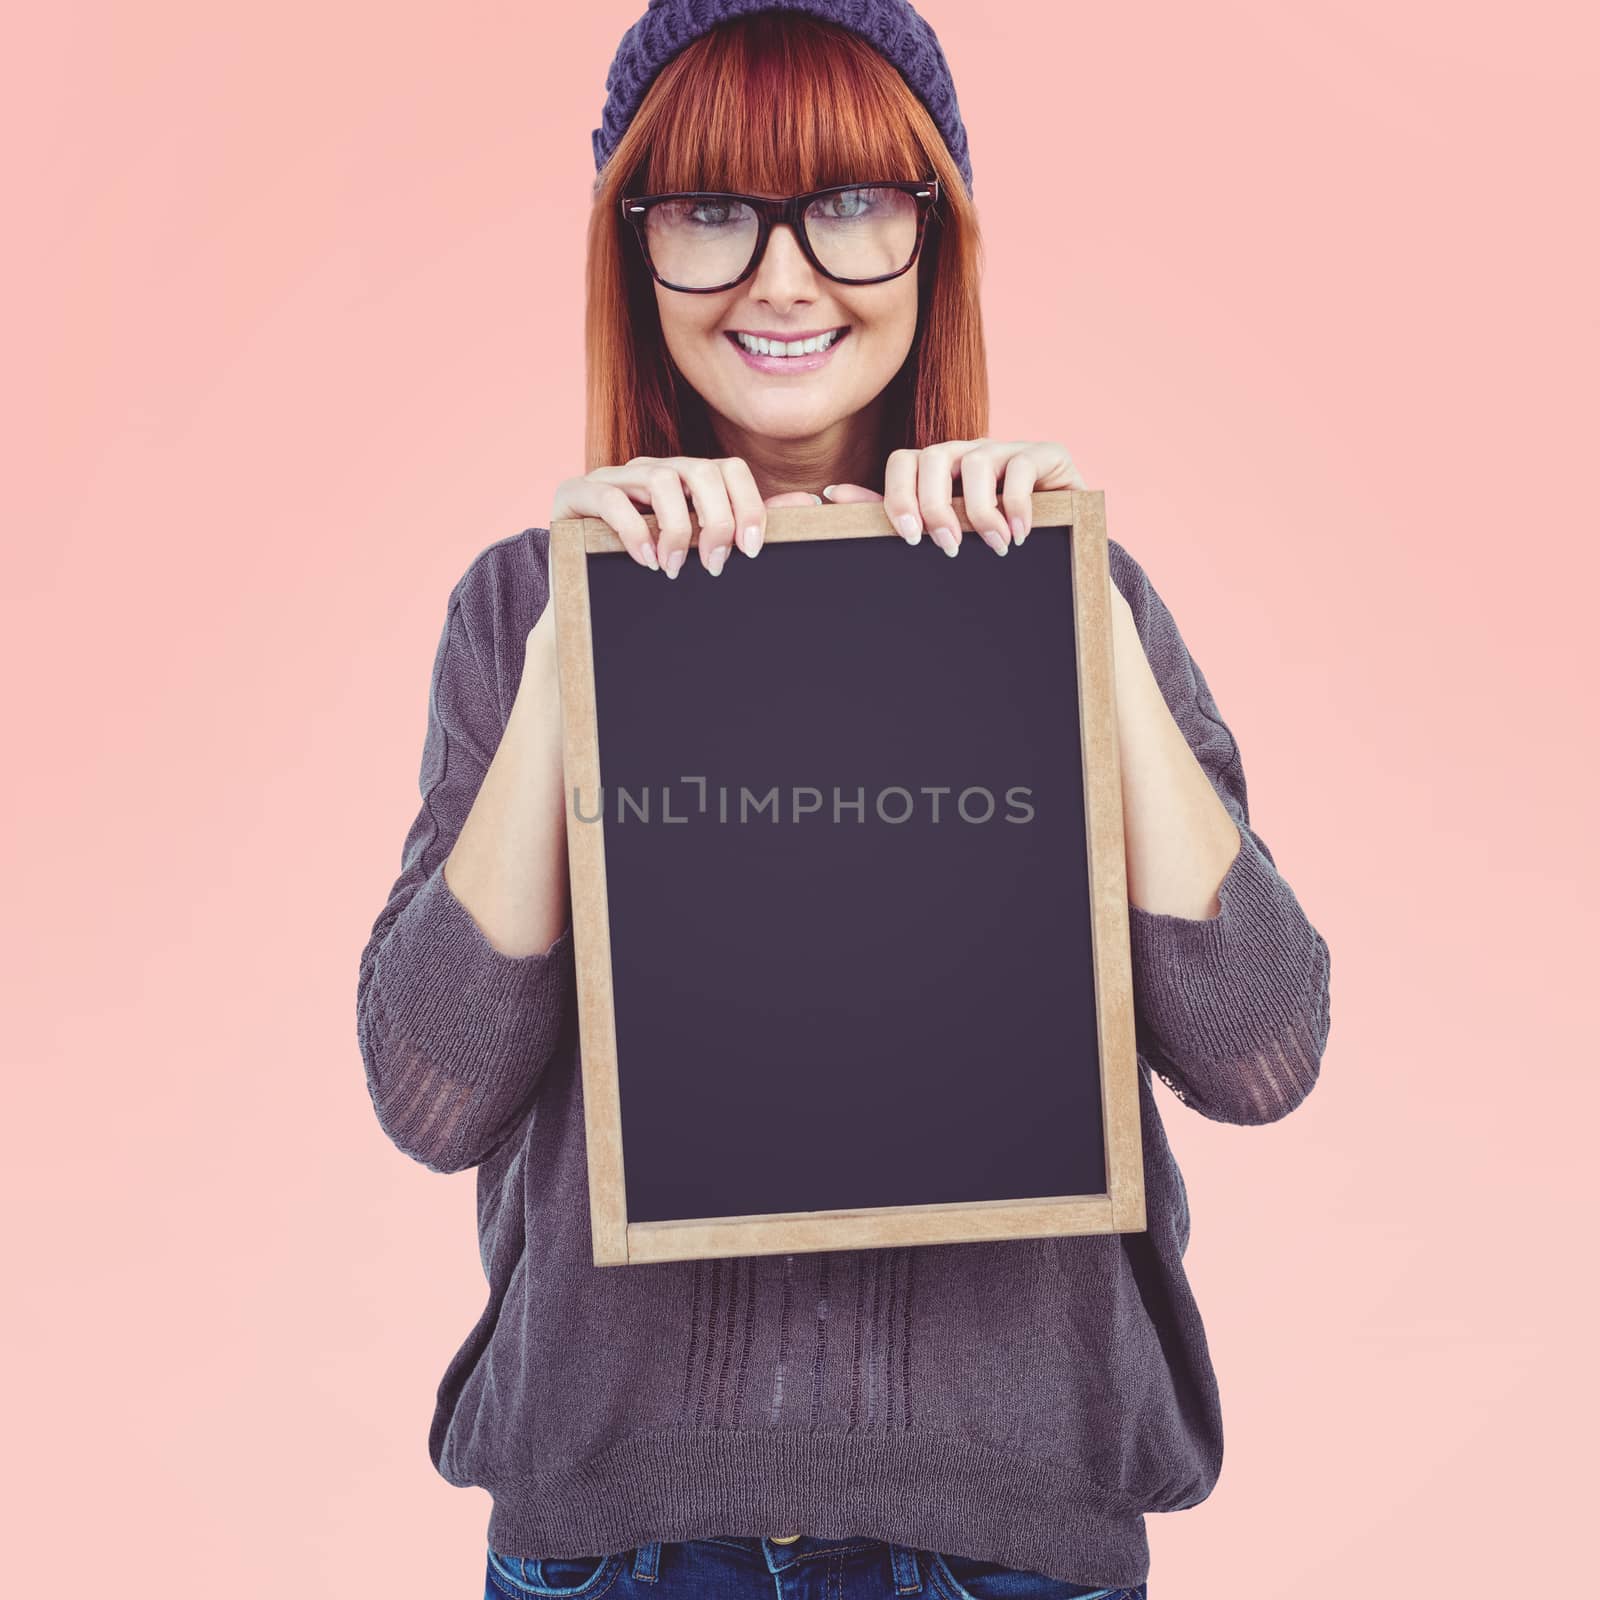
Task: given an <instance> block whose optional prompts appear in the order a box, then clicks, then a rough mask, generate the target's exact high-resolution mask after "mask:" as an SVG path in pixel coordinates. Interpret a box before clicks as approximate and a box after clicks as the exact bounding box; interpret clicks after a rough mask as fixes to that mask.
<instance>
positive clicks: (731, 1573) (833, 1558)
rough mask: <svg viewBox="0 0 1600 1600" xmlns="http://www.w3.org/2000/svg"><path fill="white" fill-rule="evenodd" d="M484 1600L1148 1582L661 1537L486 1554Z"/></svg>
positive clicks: (748, 1598)
mask: <svg viewBox="0 0 1600 1600" xmlns="http://www.w3.org/2000/svg"><path fill="white" fill-rule="evenodd" d="M483 1593H484V1600H552V1597H561V1596H572V1597H581V1600H691V1597H693V1600H754V1597H755V1596H758V1595H759V1596H761V1597H762V1600H768V1597H770V1600H898V1597H899V1596H902V1595H904V1596H913V1595H914V1596H917V1597H918V1600H1147V1597H1146V1594H1145V1585H1144V1584H1142V1583H1141V1584H1140V1585H1138V1587H1137V1588H1133V1589H1096V1588H1094V1587H1092V1586H1090V1585H1085V1584H1081V1583H1068V1582H1067V1581H1066V1580H1065V1579H1064V1578H1047V1577H1046V1576H1045V1575H1044V1574H1043V1573H1042V1572H1023V1571H1020V1570H1018V1569H1017V1568H1015V1567H1003V1566H999V1565H997V1564H996V1563H995V1562H992V1561H976V1560H973V1559H971V1558H970V1557H967V1556H954V1555H940V1554H938V1553H937V1552H935V1551H932V1550H911V1549H907V1548H906V1547H905V1546H904V1545H898V1544H887V1543H885V1542H884V1541H883V1540H882V1539H868V1538H851V1539H812V1538H810V1537H807V1536H805V1535H802V1536H801V1537H800V1538H799V1539H796V1540H795V1541H794V1543H793V1544H775V1543H774V1542H773V1541H772V1540H771V1539H756V1538H735V1537H733V1536H731V1535H730V1536H729V1537H727V1538H714V1539H688V1540H685V1541H683V1542H681V1543H676V1544H674V1543H663V1542H662V1541H660V1540H657V1541H655V1542H653V1543H651V1544H645V1545H640V1546H639V1548H638V1549H636V1550H625V1551H622V1552H620V1553H617V1554H613V1555H604V1556H562V1557H559V1558H551V1559H548V1560H540V1559H538V1558H536V1557H533V1556H528V1557H522V1556H508V1555H502V1554H501V1553H500V1552H499V1551H498V1550H494V1549H491V1550H490V1551H489V1571H488V1575H487V1578H486V1580H485V1584H484V1591H483Z"/></svg>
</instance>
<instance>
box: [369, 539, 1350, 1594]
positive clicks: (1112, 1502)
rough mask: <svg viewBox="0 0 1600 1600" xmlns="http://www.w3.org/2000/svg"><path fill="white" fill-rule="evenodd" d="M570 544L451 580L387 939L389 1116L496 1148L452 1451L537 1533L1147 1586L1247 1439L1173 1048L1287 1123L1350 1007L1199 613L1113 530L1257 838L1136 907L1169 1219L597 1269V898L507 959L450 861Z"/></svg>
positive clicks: (1143, 1109)
mask: <svg viewBox="0 0 1600 1600" xmlns="http://www.w3.org/2000/svg"><path fill="white" fill-rule="evenodd" d="M548 549H549V534H548V532H547V530H545V529H543V528H530V529H527V530H525V531H524V532H522V533H519V534H516V535H514V536H512V537H509V538H506V539H502V540H500V541H498V542H497V543H495V544H492V545H490V546H489V547H488V548H487V549H485V550H483V551H482V552H481V553H480V554H479V555H478V556H477V557H476V558H475V559H474V560H473V562H472V564H471V566H470V567H469V568H468V570H467V571H466V573H465V574H464V576H463V577H462V579H461V581H460V582H459V583H458V584H457V585H456V587H455V589H454V590H453V591H452V593H451V595H450V599H449V604H448V609H447V613H446V617H445V623H444V630H443V634H442V636H441V638H440V641H439V647H438V652H437V655H436V657H435V660H434V665H433V677H432V683H431V686H430V690H429V697H428V725H427V736H426V742H425V743H424V746H423V752H422V771H421V806H420V809H419V810H418V812H417V815H416V819H415V821H414V822H413V823H412V824H411V827H410V830H409V832H408V834H407V836H406V839H405V845H404V851H403V856H402V869H401V872H400V875H399V877H398V879H396V881H395V884H394V886H393V888H392V889H391V890H390V891H389V895H388V900H387V903H386V904H385V905H384V907H383V910H382V912H381V913H380V914H379V916H378V918H377V921H376V923H375V924H374V925H373V929H372V934H371V938H370V940H369V941H368V943H367V945H366V948H365V950H364V951H363V952H362V956H361V966H360V978H359V983H358V993H357V1013H358V1028H359V1039H360V1047H361V1053H362V1056H363V1058H364V1061H365V1068H366V1081H367V1087H368V1090H369V1092H370V1094H371V1097H372V1103H373V1106H374V1108H375V1109H376V1112H377V1117H378V1122H379V1123H380V1125H381V1126H382V1128H383V1130H384V1132H385V1133H387V1134H388V1136H389V1138H390V1139H392V1140H393V1141H394V1143H395V1144H396V1145H397V1146H398V1147H399V1148H400V1149H401V1150H402V1151H404V1152H405V1153H406V1154H407V1155H409V1156H411V1157H413V1158H415V1159H416V1160H417V1161H419V1162H422V1163H423V1164H424V1165H425V1166H427V1167H429V1168H431V1169H433V1170H434V1171H437V1172H460V1171H463V1170H464V1169H466V1168H468V1167H476V1168H477V1195H478V1229H479V1237H480V1245H481V1253H482V1260H483V1266H484V1271H485V1274H486V1277H487V1279H488V1291H489V1292H488V1300H487V1303H486V1304H485V1306H484V1309H483V1313H482V1315H481V1316H480V1317H479V1318H478V1320H477V1322H476V1324H475V1325H474V1326H473V1328H472V1330H471V1332H470V1333H468V1334H467V1336H466V1339H465V1341H464V1343H463V1344H462V1345H461V1347H460V1349H459V1350H458V1351H457V1353H456V1355H455V1356H454V1358H453V1359H452V1360H451V1362H450V1364H449V1367H448V1368H447V1370H446V1371H445V1374H444V1377H443V1379H442V1380H441V1382H440V1384H439V1389H438V1395H437V1406H436V1409H435V1411H434V1415H433V1424H432V1429H431V1432H430V1436H429V1441H428V1443H429V1453H430V1455H431V1457H432V1460H433V1463H434V1465H435V1467H436V1468H437V1469H438V1471H439V1472H440V1473H441V1474H442V1475H443V1476H444V1477H445V1478H446V1479H447V1480H448V1481H449V1482H451V1483H454V1484H460V1485H468V1484H478V1485H482V1486H483V1487H484V1488H486V1489H487V1490H488V1491H489V1493H490V1495H491V1497H492V1500H493V1510H492V1513H491V1517H490V1523H489V1530H488V1536H489V1541H490V1543H492V1544H493V1545H494V1547H495V1548H497V1549H499V1550H501V1551H505V1552H508V1553H510V1554H513V1555H526V1556H575V1555H592V1554H598V1553H601V1552H610V1551H618V1550H627V1549H632V1548H633V1547H635V1546H637V1545H639V1544H642V1543H646V1542H648V1541H650V1540H653V1539H660V1540H683V1539H692V1538H701V1537H706V1536H709V1535H714V1534H746V1535H759V1534H765V1533H809V1534H812V1535H814V1536H818V1537H823V1538H844V1537H848V1536H851V1535H861V1536H868V1537H874V1538H879V1539H885V1540H890V1541H893V1542H897V1543H900V1544H903V1545H907V1546H910V1547H914V1548H920V1549H929V1550H939V1551H943V1552H945V1553H947V1554H961V1555H967V1556H972V1557H976V1558H980V1559H984V1560H990V1561H996V1562H1002V1563H1005V1564H1007V1565H1009V1566H1013V1567H1021V1568H1029V1569H1036V1570H1039V1571H1042V1572H1046V1573H1048V1574H1050V1575H1051V1576H1054V1577H1059V1578H1065V1579H1069V1580H1072V1581H1075V1582H1077V1583H1082V1584H1095V1585H1112V1586H1120V1585H1130V1586H1131V1585H1136V1584H1138V1583H1140V1582H1142V1581H1144V1579H1145V1578H1146V1575H1147V1570H1148V1564H1149V1547H1148V1544H1147V1542H1146V1537H1145V1527H1144V1514H1145V1513H1146V1512H1151V1511H1177V1510H1181V1509H1182V1508H1184V1507H1186V1506H1192V1505H1195V1504H1197V1503H1198V1502H1199V1501H1201V1500H1203V1499H1204V1498H1205V1497H1206V1495H1207V1494H1209V1493H1210V1491H1211V1488H1212V1486H1213V1485H1214V1483H1215V1482H1216V1479H1217V1474H1218V1471H1219V1468H1220V1466H1221V1461H1222V1420H1221V1412H1220V1407H1219V1401H1218V1392H1217V1382H1216V1377H1215V1374H1214V1372H1213V1370H1212V1365H1211V1360H1210V1356H1209V1353H1208V1350H1207V1345H1206V1336H1205V1330H1204V1327H1203V1325H1202V1322H1201V1318H1200V1313H1199V1310H1198V1309H1197V1307H1196V1304H1195V1300H1194V1296H1193V1294H1192V1293H1191V1292H1190V1288H1189V1283H1188V1280H1187V1277H1186V1276H1185V1273H1184V1269H1183V1255H1184V1250H1185V1248H1186V1246H1187V1244H1188V1239H1189V1208H1188V1202H1187V1197H1186V1194H1185V1190H1184V1183H1183V1179H1182V1176H1181V1174H1180V1173H1179V1171H1178V1168H1177V1165H1176V1163H1175V1161H1174V1160H1173V1156H1172V1152H1171V1149H1170V1148H1169V1146H1168V1144H1167V1140H1166V1135H1165V1133H1164V1131H1163V1129H1162V1123H1161V1116H1160V1113H1159V1111H1158V1109H1157V1105H1156V1100H1155V1094H1154V1090H1153V1088H1152V1075H1154V1076H1155V1077H1159V1078H1160V1080H1161V1081H1162V1082H1163V1083H1164V1084H1165V1085H1167V1087H1168V1089H1170V1091H1171V1092H1172V1093H1173V1094H1174V1095H1175V1096H1176V1097H1177V1099H1178V1100H1179V1101H1181V1102H1183V1103H1184V1104H1186V1105H1188V1106H1189V1107H1191V1108H1192V1109H1193V1110H1195V1111H1198V1112H1200V1113H1201V1114H1202V1115H1203V1116H1207V1117H1211V1118H1214V1119H1216V1120H1218V1121H1222V1122H1233V1123H1265V1122H1271V1121H1273V1120H1275V1119H1276V1118H1278V1117H1281V1116H1283V1115H1285V1114H1286V1113H1287V1112H1289V1111H1292V1110H1293V1109H1294V1108H1295V1107H1296V1106H1297V1105H1298V1104H1299V1103H1300V1102H1301V1100H1302V1099H1304V1097H1305V1096H1306V1094H1307V1093H1308V1092H1309V1090H1310V1089H1311V1087H1312V1085H1313V1084H1314V1083H1315V1081H1316V1078H1317V1073H1318V1068H1319V1065H1320V1062H1321V1058H1322V1053H1323V1047H1324V1044H1325V1042H1326V1039H1327V1035H1328V1022H1329V1008H1328V992H1329V989H1328V971H1329V968H1328V948H1327V945H1326V943H1325V941H1324V940H1323V938H1322V937H1321V935H1320V934H1319V933H1318V932H1317V931H1316V929H1315V928H1314V927H1312V925H1311V923H1310V922H1309V921H1308V920H1307V918H1306V916H1305V914H1304V912H1303V911H1302V910H1301V908H1300V904H1299V901H1298V900H1297V899H1296V897H1295V894H1294V892H1293V890H1292V889H1291V888H1290V887H1289V885H1288V883H1287V882H1286V881H1285V880H1284V878H1283V877H1282V876H1281V875H1280V874H1279V873H1278V871H1277V868H1276V867H1275V865H1274V864H1273V858H1272V855H1271V853H1270V852H1269V851H1268V849H1267V847H1266V845H1265V844H1264V843H1263V842H1262V840H1261V838H1260V837H1259V835H1258V834H1256V832H1255V831H1254V830H1253V829H1252V828H1251V827H1250V824H1249V821H1248V812H1247V807H1246V798H1245V778H1244V769H1243V767H1242V765H1241V763H1240V756H1239V748H1238V745H1237V744H1236V742H1235V741H1234V739H1233V737H1232V735H1231V734H1230V732H1229V730H1228V728H1227V725H1226V724H1225V723H1224V722H1223V721H1222V718H1221V716H1220V715H1219V713H1218V711H1217V707H1216V704H1215V702H1214V701H1213V699H1212V697H1211V693H1210V690H1209V689H1208V687H1207V685H1206V680H1205V679H1204V677H1203V676H1202V675H1201V673H1200V670H1199V668H1198V667H1197V666H1196V665H1195V663H1194V661H1193V660H1192V659H1191V657H1190V655H1189V653H1188V651H1187V649H1186V648H1185V646H1184V643H1183V640H1182V638H1181V636H1180V635H1179V633H1178V630H1177V627H1176V626H1175V624H1174V622H1173V619H1172V616H1171V614H1170V613H1169V612H1168V610H1167V608H1166V606H1165V605H1164V604H1163V603H1162V601H1161V599H1160V597H1159V596H1158V595H1157V594H1156V592H1155V590H1154V589H1153V588H1152V587H1151V585H1150V583H1149V580H1148V579H1147V578H1146V576H1145V574H1144V572H1143V570H1142V568H1141V567H1140V566H1139V564H1138V563H1137V562H1136V561H1135V560H1134V559H1133V557H1132V556H1130V555H1129V554H1128V553H1127V551H1125V550H1124V549H1123V548H1122V547H1121V546H1120V545H1118V544H1116V543H1115V542H1114V541H1113V542H1112V543H1111V546H1110V555H1111V575H1112V580H1113V582H1115V583H1116V585H1117V587H1118V588H1119V589H1120V590H1121V592H1122V593H1123V594H1124V595H1125V596H1126V597H1127V599H1128V601H1129V602H1130V604H1131V605H1132V608H1133V615H1134V619H1135V622H1136V624H1137V627H1138V631H1139V635H1140V638H1141V640H1142V641H1143V644H1144V648H1145V652H1146V654H1147V655H1148V656H1149V658H1150V662H1151V665H1152V667H1153V668H1154V670H1155V674H1156V677H1157V679H1158V681H1159V682H1160V685H1161V689H1162V693H1163V694H1164V696H1165V698H1166V702H1167V704H1168V706H1169V707H1170V708H1171V710H1172V713H1173V715H1174V717H1175V718H1176V719H1177V721H1178V724H1179V726H1180V727H1181V728H1182V729H1183V730H1184V732H1185V734H1186V735H1187V736H1188V739H1189V742H1190V745H1191V747H1192V748H1193V749H1194V751H1195V754H1196V756H1197V757H1198V759H1199V760H1200V761H1201V763H1202V764H1203V765H1204V767H1205V770H1206V771H1207V773H1209V774H1210V777H1211V780H1212V782H1213V784H1214V785H1215V786H1216V788H1217V791H1218V793H1219V794H1220V795H1221V797H1222V799H1223V801H1224V802H1225V804H1226V805H1227V807H1228V809H1229V811H1230V812H1232V814H1233V816H1234V819H1235V821H1236V822H1237V823H1238V824H1239V828H1240V833H1241V837H1242V845H1241V848H1240V850H1239V853H1238V855H1237V856H1236V857H1235V859H1234V861H1233V863H1232V865H1231V866H1230V867H1229V869H1228V873H1227V876H1226V877H1225V878H1224V880H1223V882H1222V885H1221V889H1220V896H1219V898H1220V902H1221V913H1220V915H1218V916H1217V917H1215V918H1211V919H1209V920H1199V921H1191V920H1188V919H1184V918H1180V917H1172V916H1165V915H1160V914H1156V913H1151V912H1146V911H1143V910H1141V909H1139V908H1138V907H1136V906H1132V907H1130V918H1131V938H1132V953H1133V971H1134V990H1135V1000H1136V1011H1137V1034H1138V1043H1139V1080H1140V1117H1141V1122H1142V1126H1143V1132H1144V1164H1145V1181H1146V1206H1147V1215H1148V1228H1147V1230H1146V1231H1144V1232H1141V1233H1129V1234H1096V1235H1085V1236H1075V1237H1070V1238H1049V1239H1021V1240H1006V1241H999V1242H994V1243H977V1244H950V1245H921V1246H907V1247H902V1248H894V1249H876V1250H835V1251H822V1252H816V1253H810V1254H798V1255H769V1256H740V1257H731V1258H724V1259H720V1260H711V1261H672V1262H663V1263H653V1264H648V1265H642V1266H626V1267H596V1266H595V1265H594V1264H593V1259H592V1255H591V1247H590V1233H589V1194H588V1178H587V1171H586V1167H585V1146H584V1130H583V1084H582V1076H581V1073H580V1070H579V1058H578V1044H577V1017H576V990H575V987H574V972H573V950H572V928H571V925H570V923H569V925H568V926H567V928H566V929H565V930H564V932H563V933H562V934H561V936H560V937H559V938H558V939H557V940H556V941H555V943H554V944H553V945H551V946H550V948H549V949H548V950H547V951H545V952H543V953H540V954H533V955H529V956H524V957H520V958H516V957H509V956H505V955H502V954H501V953H500V952H498V951H497V950H495V949H494V948H493V947H492V946H491V945H490V944H489V943H488V942H487V940H485V939H484V937H483V935H482V934H481V932H480V931H479V929H478V927H477V925H476V923H474V922H473V920H472V918H471V917H470V916H469V914H468V913H467V911H466V909H465V908H464V907H463V906H462V905H461V903H460V902H459V901H457V900H456V899H455V897H454V896H453V895H452V893H451V891H450V889H449V887H448V886H447V884H446V883H445V879H444V875H443V870H442V868H443V863H444V860H445V857H446V856H447V855H448V854H449V852H450V849H451V846H452V844H453V843H454V840H455V837H456V834H457V831H458V830H459V828H460V826H461V824H462V822H463V820H464V819H465V817H466V815H467V813H468V811H469V810H470V808H471V806H472V802H473V799H474V797H475V796H476V794H477V790H478V785H479V783H480V782H481V780H482V778H483V774H484V771H485V770H486V768H487V766H488V763H489V761H490V760H491V758H492V757H493V755H494V751H495V749H496V747H497V745H498V742H499V739H500V737H501V733H502V730H503V729H504V727H505V724H506V719H507V717H508V715H509V713H510V709H511V705H512V702H513V700H514V699H515V697H516V693H517V688H518V684H519V682H520V677H521V672H522V659H523V653H524V649H525V645H526V639H527V634H528V630H529V629H530V628H531V627H532V626H533V624H534V622H535V620H536V619H537V618H538V616H539V613H540V611H541V609H542V608H543V606H544V605H545V603H546V600H547V598H548V593H549V590H548Z"/></svg>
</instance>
